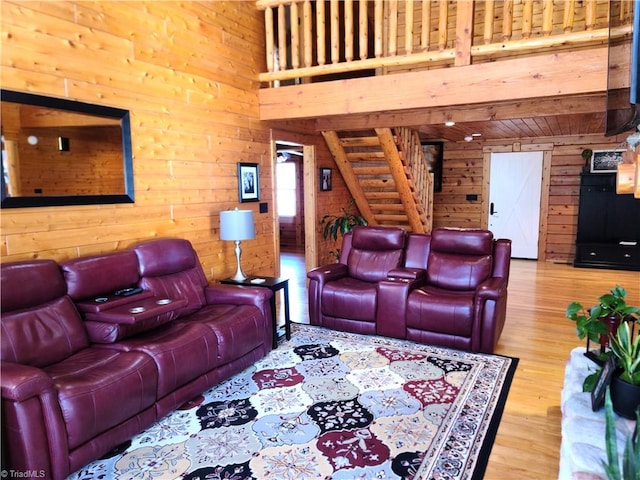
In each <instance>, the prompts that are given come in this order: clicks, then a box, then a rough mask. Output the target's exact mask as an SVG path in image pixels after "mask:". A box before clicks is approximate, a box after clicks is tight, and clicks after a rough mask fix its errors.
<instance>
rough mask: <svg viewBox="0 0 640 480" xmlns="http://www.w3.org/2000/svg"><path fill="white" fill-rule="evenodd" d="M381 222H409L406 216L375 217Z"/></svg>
mask: <svg viewBox="0 0 640 480" xmlns="http://www.w3.org/2000/svg"><path fill="white" fill-rule="evenodd" d="M374 217H375V219H376V220H377V221H379V222H405V223H406V222H407V216H406V215H374Z"/></svg>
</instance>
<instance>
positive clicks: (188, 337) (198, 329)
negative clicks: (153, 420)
mask: <svg viewBox="0 0 640 480" xmlns="http://www.w3.org/2000/svg"><path fill="white" fill-rule="evenodd" d="M105 348H114V349H118V350H123V351H126V352H144V353H145V354H146V355H148V356H149V357H151V358H152V359H153V361H154V362H155V365H156V368H157V377H158V390H157V397H158V398H159V399H160V398H163V397H164V396H165V395H167V394H168V393H170V392H173V391H175V390H177V389H178V388H179V387H181V386H182V385H184V384H186V383H188V382H190V381H191V380H193V379H194V378H196V377H198V376H200V375H202V374H204V373H207V372H208V371H210V370H211V369H212V368H213V367H214V366H215V365H216V364H217V363H218V360H217V358H216V357H217V352H218V347H217V339H216V337H215V335H214V334H213V332H211V331H210V330H209V329H207V328H205V327H204V326H202V325H200V324H197V323H191V324H188V323H184V324H182V323H179V324H168V325H165V326H162V327H159V328H156V329H155V330H153V331H150V332H147V333H143V334H141V335H138V336H136V337H134V338H130V339H127V340H123V341H122V342H119V343H117V344H115V345H109V346H108V347H106V346H105ZM203 355H206V358H203Z"/></svg>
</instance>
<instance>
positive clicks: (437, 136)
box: [418, 112, 605, 142]
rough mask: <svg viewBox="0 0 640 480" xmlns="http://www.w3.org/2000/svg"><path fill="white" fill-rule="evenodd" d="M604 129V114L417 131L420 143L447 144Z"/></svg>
mask: <svg viewBox="0 0 640 480" xmlns="http://www.w3.org/2000/svg"><path fill="white" fill-rule="evenodd" d="M604 129H605V114H604V112H591V113H573V114H559V115H546V116H542V117H514V118H507V119H500V120H483V121H471V122H464V121H462V122H456V124H455V125H453V126H446V125H445V124H444V123H439V124H431V125H420V126H419V127H418V131H419V132H420V138H421V139H422V140H429V139H434V140H443V141H450V142H462V141H472V140H484V141H487V140H506V139H517V138H532V137H534V138H536V137H555V136H565V135H589V134H604Z"/></svg>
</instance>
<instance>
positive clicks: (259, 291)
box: [204, 284, 273, 309]
mask: <svg viewBox="0 0 640 480" xmlns="http://www.w3.org/2000/svg"><path fill="white" fill-rule="evenodd" d="M272 295H273V292H272V291H271V290H269V289H268V288H262V287H245V286H242V285H222V284H215V285H209V286H207V287H206V288H205V289H204V296H205V299H206V301H207V305H225V304H231V305H255V306H256V307H258V308H262V307H263V306H264V305H266V306H267V309H269V299H270V298H271V296H272Z"/></svg>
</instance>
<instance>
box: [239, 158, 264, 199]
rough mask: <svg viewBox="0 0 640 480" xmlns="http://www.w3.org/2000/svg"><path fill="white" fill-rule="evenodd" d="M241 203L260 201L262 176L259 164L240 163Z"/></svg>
mask: <svg viewBox="0 0 640 480" xmlns="http://www.w3.org/2000/svg"><path fill="white" fill-rule="evenodd" d="M238 195H239V197H240V203H244V202H257V201H259V200H260V176H259V171H258V164H257V163H238Z"/></svg>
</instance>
